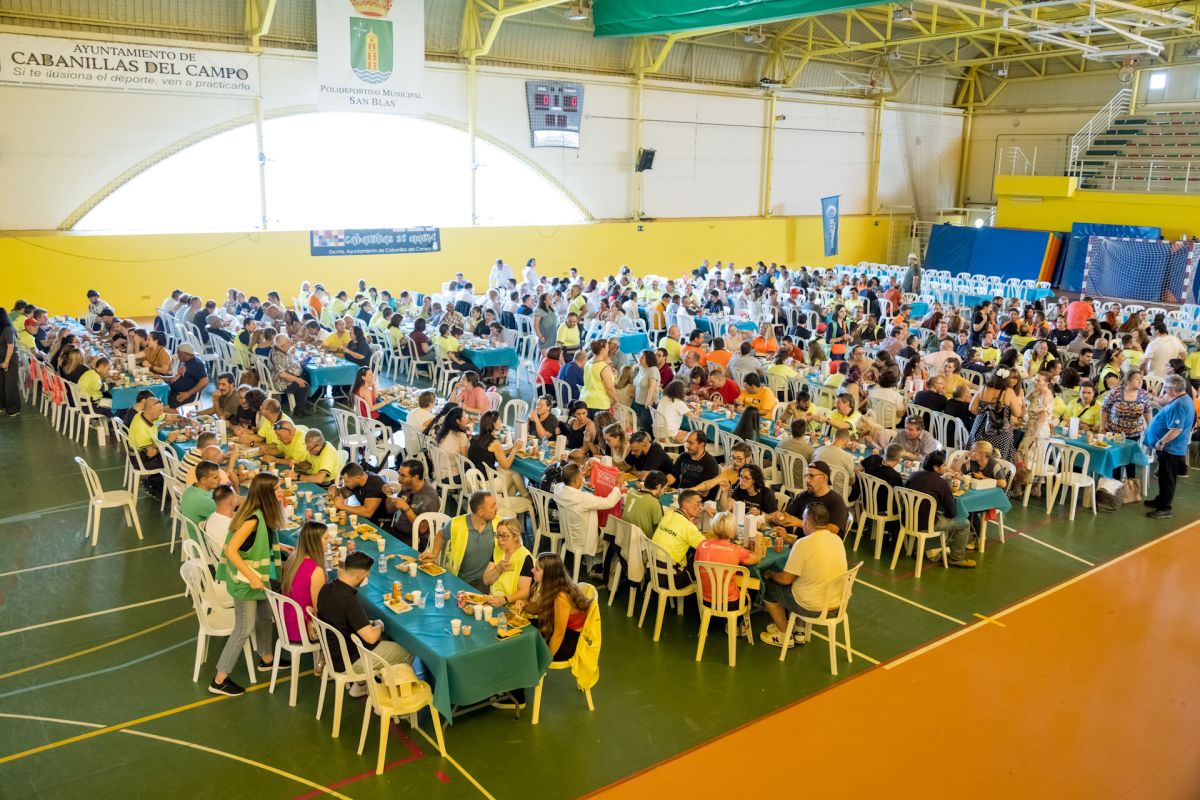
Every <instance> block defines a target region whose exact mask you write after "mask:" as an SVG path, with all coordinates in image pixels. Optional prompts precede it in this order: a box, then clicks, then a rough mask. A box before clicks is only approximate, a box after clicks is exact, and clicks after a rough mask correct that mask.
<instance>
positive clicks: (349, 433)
mask: <svg viewBox="0 0 1200 800" xmlns="http://www.w3.org/2000/svg"><path fill="white" fill-rule="evenodd" d="M330 413H332V414H333V422H334V425H335V426H336V427H337V435H338V447H340V448H343V449H345V450H347V451H349V453H350V458H351V459H353V460H355V461H357V460H359V456H358V454H359V453H360V452H361V453H362V457H363V458H365V457H366V454H367V452H368V450H369V449H370V448H371V442H370V438H371V437H370V436H369V435H368V434H366V433H363V431H362V426H361V424H360V419H359V417H358V415H356V414H353V413H351V412H349V411H345V410H343V409H340V408H332V409H330ZM331 477H334V478H335V479H336V476H331Z"/></svg>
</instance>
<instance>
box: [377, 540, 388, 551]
mask: <svg viewBox="0 0 1200 800" xmlns="http://www.w3.org/2000/svg"><path fill="white" fill-rule="evenodd" d="M375 544H376V545H378V547H379V552H380V553H382V552H383V551H384V550H386V549H387V542H385V541H384V540H383V539H380V540H379V541H377V542H375Z"/></svg>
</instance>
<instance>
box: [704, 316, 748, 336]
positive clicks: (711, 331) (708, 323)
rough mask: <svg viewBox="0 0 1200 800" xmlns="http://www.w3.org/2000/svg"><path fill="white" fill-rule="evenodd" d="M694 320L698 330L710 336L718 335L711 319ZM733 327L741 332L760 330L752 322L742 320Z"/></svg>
mask: <svg viewBox="0 0 1200 800" xmlns="http://www.w3.org/2000/svg"><path fill="white" fill-rule="evenodd" d="M692 319H693V321H694V322H695V323H696V330H698V331H704V332H705V333H707V334H708V335H709V336H716V335H717V331H716V329H715V328H713V323H712V320H711V319H709V318H708V317H693V318H692ZM733 327H735V328H737V329H738V330H740V331H756V330H758V326H757V325H755V324H754V323H753V322H751V321H750V320H742V321H741V322H735V323H734V324H733Z"/></svg>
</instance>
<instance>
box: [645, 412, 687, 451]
mask: <svg viewBox="0 0 1200 800" xmlns="http://www.w3.org/2000/svg"><path fill="white" fill-rule="evenodd" d="M650 419H651V420H653V428H654V430H653V431H651V434H652V435H653V436H654V441H656V442H658V443H659V445H661V446H662V448H663V449H664V450H666V451H667V452H668V453H670V452H671V451H672V450H675V451H682V450H683V442H679V441H676V440H675V437H674V436H672V435H671V433H670V431H669V430H668V426H667V418H666V417H664V416H663V415H662V412H661V411H659V410H658V409H657V408H652V409H650Z"/></svg>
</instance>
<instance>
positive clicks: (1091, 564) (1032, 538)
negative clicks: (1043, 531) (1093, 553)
mask: <svg viewBox="0 0 1200 800" xmlns="http://www.w3.org/2000/svg"><path fill="white" fill-rule="evenodd" d="M1014 532H1015V533H1018V534H1020V535H1021V536H1024V537H1025V538H1026V539H1028V540H1029V541H1031V542H1036V543H1037V544H1040V545H1041V546H1042V547H1046V548H1049V549H1050V550H1053V551H1054V552H1056V553H1061V554H1062V555H1064V556H1066V557H1067V558H1073V559H1075V560H1076V561H1078V562H1080V563H1082V564H1087V565H1088V566H1089V567H1094V566H1096V564H1095V562H1094V561H1088V560H1087V559H1086V558H1080V557H1079V556H1077V555H1075V554H1074V553H1068V552H1067V551H1066V550H1063V549H1062V548H1059V547H1055V546H1054V545H1052V544H1050V543H1049V542H1043V541H1042V540H1041V539H1038V538H1037V537H1035V536H1030V535H1029V534H1028V533H1025V532H1024V531H1014Z"/></svg>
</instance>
